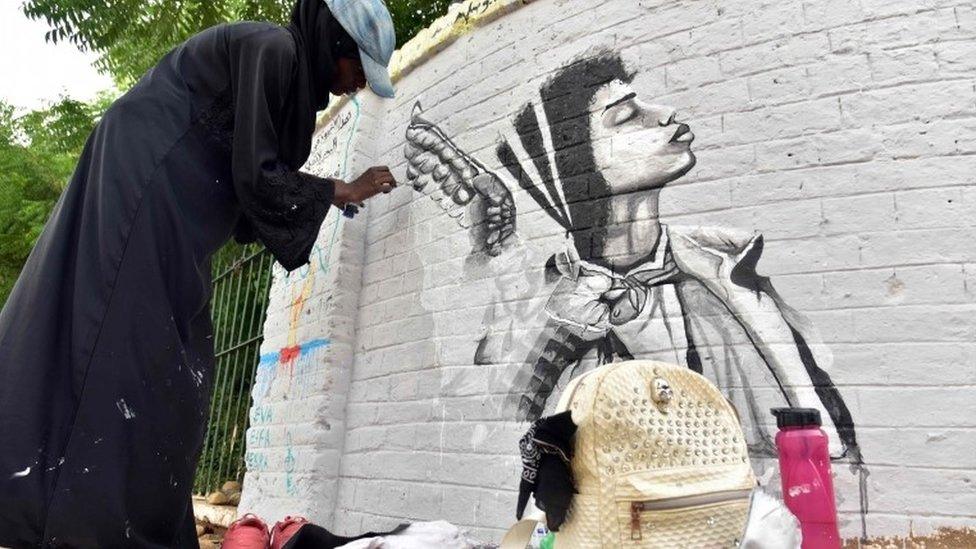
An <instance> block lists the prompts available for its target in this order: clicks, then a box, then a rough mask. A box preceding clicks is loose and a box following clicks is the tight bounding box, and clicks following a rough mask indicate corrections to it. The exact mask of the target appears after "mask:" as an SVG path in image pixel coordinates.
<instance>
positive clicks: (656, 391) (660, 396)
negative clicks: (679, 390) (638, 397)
mask: <svg viewBox="0 0 976 549" xmlns="http://www.w3.org/2000/svg"><path fill="white" fill-rule="evenodd" d="M651 388H652V389H653V391H652V392H651V398H653V399H654V402H655V403H656V404H657V405H659V406H666V405H668V404H669V403H670V402H671V399H672V398H673V397H674V392H673V391H672V390H671V384H670V383H668V380H666V379H664V378H663V377H656V378H654V381H653V382H652V387H651Z"/></svg>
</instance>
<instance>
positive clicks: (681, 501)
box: [630, 489, 752, 540]
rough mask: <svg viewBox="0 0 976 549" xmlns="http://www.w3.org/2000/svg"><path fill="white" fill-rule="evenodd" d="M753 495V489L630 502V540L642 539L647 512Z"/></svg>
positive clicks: (722, 501)
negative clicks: (643, 519) (642, 525)
mask: <svg viewBox="0 0 976 549" xmlns="http://www.w3.org/2000/svg"><path fill="white" fill-rule="evenodd" d="M751 493H752V489H747V490H726V491H723V492H711V493H708V494H696V495H693V496H682V497H676V498H665V499H651V500H646V501H632V502H630V539H632V540H639V539H641V536H642V534H641V520H640V515H641V513H643V512H645V511H667V510H671V509H681V508H683V507H697V506H700V505H710V504H713V503H725V502H728V501H735V500H737V499H746V498H748V497H749V495H750V494H751Z"/></svg>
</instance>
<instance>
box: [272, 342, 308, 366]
mask: <svg viewBox="0 0 976 549" xmlns="http://www.w3.org/2000/svg"><path fill="white" fill-rule="evenodd" d="M301 354H302V346H301V345H292V346H291V347H282V348H281V351H280V352H279V354H278V362H280V363H281V364H291V363H292V362H294V361H295V359H296V358H298V357H299V356H301Z"/></svg>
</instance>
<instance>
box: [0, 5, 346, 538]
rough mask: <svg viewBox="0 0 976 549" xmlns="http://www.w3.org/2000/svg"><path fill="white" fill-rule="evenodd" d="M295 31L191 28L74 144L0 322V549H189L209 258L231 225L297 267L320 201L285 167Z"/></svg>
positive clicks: (321, 185)
mask: <svg viewBox="0 0 976 549" xmlns="http://www.w3.org/2000/svg"><path fill="white" fill-rule="evenodd" d="M316 3H317V4H321V2H316ZM326 16H328V14H326ZM302 38H304V39H305V42H304V43H305V45H303V42H302ZM313 40H314V38H310V37H307V36H306V37H302V36H299V35H296V30H295V28H294V27H293V28H290V29H285V28H282V27H278V26H274V25H270V24H260V23H240V24H233V25H224V26H219V27H215V28H213V29H210V30H208V31H204V32H203V33H201V34H200V35H197V36H196V37H194V38H192V39H191V40H189V41H188V42H187V43H185V44H183V45H182V46H180V47H178V48H176V49H175V50H173V51H172V52H171V53H170V54H169V55H167V56H166V57H165V58H164V59H163V60H162V61H160V63H159V64H158V65H157V66H156V67H155V68H154V69H153V70H151V71H150V72H149V73H148V74H147V75H146V76H145V77H144V78H143V79H142V80H141V81H140V82H139V83H138V84H137V85H136V86H135V87H134V88H133V89H132V90H130V91H129V92H128V93H126V94H125V95H124V96H123V97H121V98H120V99H119V100H118V101H116V102H115V104H114V105H113V106H112V107H111V108H110V109H109V110H108V112H107V113H106V114H105V116H104V118H103V119H102V120H101V122H100V123H99V125H98V127H97V128H96V130H95V131H94V133H93V134H92V136H91V137H90V138H89V140H88V143H87V145H86V147H85V150H84V153H83V155H82V157H81V160H80V162H79V164H78V167H77V170H76V171H75V174H74V176H73V178H72V180H71V181H70V183H69V185H68V187H67V190H66V191H65V193H64V194H63V196H62V197H61V199H60V201H59V203H58V205H57V207H56V208H55V210H54V213H53V214H52V217H51V219H50V221H49V222H48V224H47V226H46V227H45V230H44V232H43V234H42V235H41V237H40V239H39V241H38V243H37V245H36V247H35V248H34V251H33V252H32V254H31V256H30V259H29V260H28V262H27V265H26V266H25V267H24V270H23V272H22V274H21V276H20V279H19V280H18V282H17V284H16V286H15V288H14V290H13V292H12V294H11V295H10V298H9V299H8V301H7V303H6V305H5V307H4V309H3V311H2V312H0V546H11V547H36V546H40V545H43V546H52V547H102V548H107V547H196V546H197V541H196V537H195V535H194V529H193V513H192V508H191V506H190V493H191V488H192V481H193V474H194V470H195V468H196V462H197V458H198V456H199V452H200V447H201V443H202V440H203V436H204V432H205V429H206V420H207V412H208V408H209V402H210V395H211V390H212V366H213V360H214V358H213V343H212V334H213V331H212V327H211V322H210V311H209V299H210V285H211V280H210V256H211V255H212V254H213V252H214V251H216V250H217V249H218V248H219V247H220V246H221V245H222V244H223V243H224V242H226V240H227V239H228V238H229V237H230V235H231V234H232V233H235V231H236V233H237V234H238V235H243V236H252V237H256V238H258V239H260V240H261V241H263V242H264V244H265V245H266V246H267V247H268V248H269V249H270V251H271V252H272V253H273V254H274V255H275V257H276V258H277V259H278V261H279V262H280V263H281V264H282V265H283V266H285V267H286V268H288V269H293V268H295V267H298V266H300V265H302V264H304V263H306V262H307V259H308V254H309V251H310V250H311V247H312V245H313V243H314V240H315V237H316V235H317V234H318V230H319V226H320V225H321V223H322V220H323V218H324V217H325V214H326V212H327V210H328V208H329V205H330V202H331V199H332V192H333V186H332V182H330V181H327V180H324V179H320V178H317V177H314V176H311V175H307V174H303V173H300V172H298V171H297V169H298V168H299V167H300V166H301V164H302V163H303V162H304V161H305V159H306V158H307V156H308V142H309V141H310V139H311V131H312V128H313V126H314V109H315V107H320V106H322V104H321V101H317V100H316V98H315V97H314V95H315V94H316V91H318V92H319V93H318V95H319V99H320V97H321V92H322V90H321V89H319V90H314V89H312V87H313V83H311V81H312V80H314V79H311V78H309V75H308V70H309V68H310V64H309V63H308V59H309V57H310V55H309V53H308V51H309V50H306V49H303V48H306V47H307V44H309V43H312V42H313ZM327 68H328V67H323V69H322V70H326V69H327ZM330 74H331V73H330Z"/></svg>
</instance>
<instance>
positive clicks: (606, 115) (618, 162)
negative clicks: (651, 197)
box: [590, 80, 695, 194]
mask: <svg viewBox="0 0 976 549" xmlns="http://www.w3.org/2000/svg"><path fill="white" fill-rule="evenodd" d="M674 115H675V112H674V109H672V108H670V107H662V106H659V105H649V104H646V103H643V102H641V101H639V100H638V99H637V94H636V93H635V92H634V89H633V88H632V87H631V86H630V85H629V84H626V83H624V82H621V81H620V80H614V81H613V82H610V83H608V84H605V85H604V86H603V87H601V88H600V89H599V90H598V91H597V93H596V95H595V96H594V97H593V100H592V102H591V103H590V138H591V140H592V144H593V156H594V159H595V160H596V165H597V169H599V170H600V172H601V173H602V174H603V177H604V178H605V179H606V180H607V184H608V185H609V186H610V190H611V193H612V194H625V193H630V192H634V191H644V190H649V189H654V188H658V187H661V186H663V185H665V184H666V183H668V182H670V181H674V180H675V179H677V178H679V177H681V176H682V175H684V174H686V173H688V170H690V169H691V168H692V167H693V166H694V165H695V155H694V154H693V153H692V152H691V141H692V140H693V139H694V138H695V136H694V134H692V133H691V130H690V129H689V128H688V126H687V125H685V124H681V123H679V122H676V121H675V119H674Z"/></svg>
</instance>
